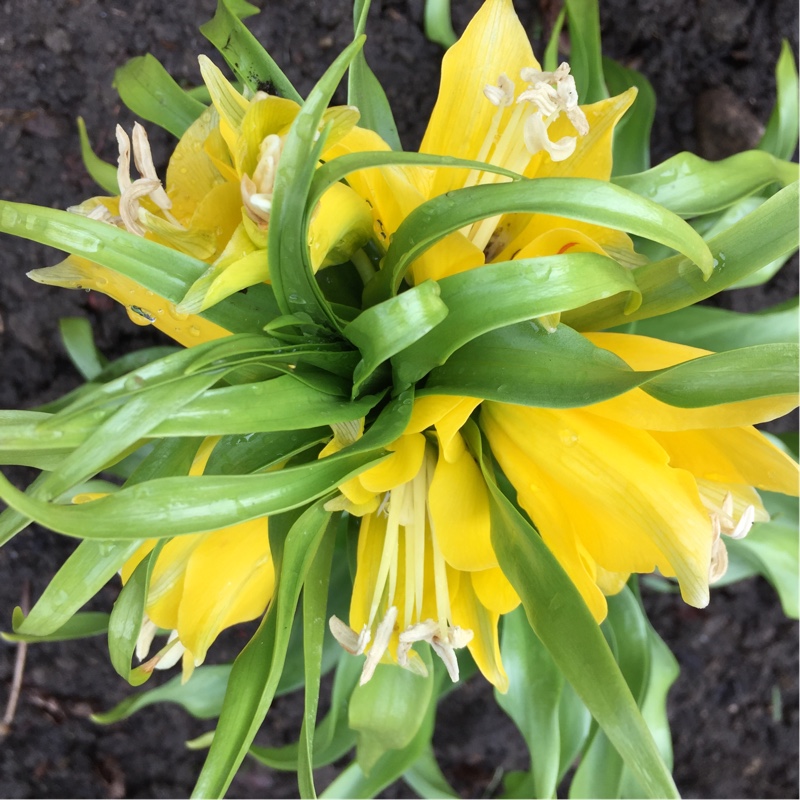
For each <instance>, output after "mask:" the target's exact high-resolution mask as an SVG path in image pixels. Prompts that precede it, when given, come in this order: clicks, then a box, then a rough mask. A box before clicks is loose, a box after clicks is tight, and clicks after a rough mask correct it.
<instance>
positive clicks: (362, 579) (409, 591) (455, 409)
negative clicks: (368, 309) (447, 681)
mask: <svg viewBox="0 0 800 800" xmlns="http://www.w3.org/2000/svg"><path fill="white" fill-rule="evenodd" d="M479 402H480V401H479V400H473V399H471V398H459V397H455V398H454V397H425V398H422V399H420V400H417V401H416V402H415V404H414V410H413V413H412V417H411V421H410V423H409V425H408V427H407V429H406V431H405V433H404V434H403V436H401V437H400V438H399V439H398V440H397V441H396V442H394V443H393V444H392V445H391V446H390V447H389V450H391V451H392V455H391V456H390V457H389V458H388V459H386V460H385V461H384V462H382V463H381V464H379V465H378V466H376V467H373V468H371V469H369V470H367V471H366V472H363V473H361V474H360V475H358V476H357V477H356V478H354V479H352V480H350V481H349V482H348V483H346V484H344V485H343V486H341V487H340V489H341V491H342V497H341V498H339V500H335V501H333V502H332V504H331V508H333V507H336V508H346V509H347V510H348V511H350V512H351V513H353V514H357V515H359V516H361V517H362V520H361V529H360V533H359V539H358V556H357V568H356V577H355V584H354V587H353V595H352V600H351V603H350V625H349V627H348V626H347V625H345V624H344V623H343V622H341V621H340V620H338V619H337V618H335V617H334V618H332V620H331V631H332V632H333V634H334V636H335V637H336V638H337V640H338V641H339V642H340V643H341V644H342V645H343V646H344V647H345V648H346V649H347V650H348V651H349V652H351V653H353V654H359V655H360V654H361V653H363V652H366V653H367V659H366V662H365V664H364V670H363V673H362V677H361V681H362V683H365V682H366V681H368V680H369V679H370V677H371V676H372V673H373V672H374V670H375V667H376V666H377V664H378V663H379V662H380V661H382V660H383V661H394V662H395V663H397V664H399V665H400V666H403V667H406V668H407V669H410V670H412V671H416V672H424V671H425V666H424V664H423V662H422V660H421V659H420V658H419V656H418V655H417V654H416V653H415V652H414V650H413V649H412V648H413V645H414V644H415V643H416V642H421V641H426V642H428V643H429V644H430V645H431V647H432V648H433V650H434V652H436V653H437V654H438V655H439V656H440V657H441V658H442V660H443V661H444V663H445V665H446V667H447V669H448V672H449V673H450V676H451V678H452V679H453V680H454V681H456V680H458V662H457V660H456V655H455V650H457V649H458V648H460V647H464V646H467V647H468V648H469V650H470V652H471V653H472V656H473V658H474V659H475V662H476V663H477V665H478V667H479V668H480V670H481V672H483V674H484V675H485V676H486V677H487V679H488V680H490V681H491V682H492V683H493V684H494V685H495V686H497V688H498V689H500V691H505V690H506V688H507V687H508V678H507V676H506V673H505V671H504V670H503V665H502V661H501V659H500V650H499V644H498V638H497V623H498V619H499V617H500V615H501V614H504V613H506V612H508V611H511V610H512V609H513V608H515V607H516V605H517V604H518V603H519V598H518V597H517V595H516V593H515V592H514V590H513V589H512V588H511V585H510V584H509V583H508V581H507V579H506V578H505V576H504V575H503V573H502V571H501V570H500V568H499V566H498V563H497V558H496V556H495V554H494V550H493V549H492V545H491V541H490V521H489V498H488V490H487V487H486V485H485V483H484V481H483V477H482V475H481V471H480V468H479V467H478V465H477V464H476V463H475V460H474V459H473V457H472V455H471V454H470V452H469V451H468V450H467V447H466V445H465V443H464V440H463V438H462V436H461V434H460V433H459V429H460V427H461V426H462V425H463V423H464V422H465V421H466V419H467V418H468V417H469V415H470V414H471V413H472V411H473V409H474V408H475V406H476V405H477V404H478V403H479ZM431 428H433V430H431ZM357 435H360V431H347V430H346V429H341V428H340V429H339V430H337V436H336V437H335V438H334V440H333V441H332V442H331V443H330V444H329V445H328V446H327V447H326V448H325V449H324V450H323V451H322V453H321V454H320V456H321V457H324V456H326V455H330V454H332V453H335V452H337V451H338V450H339V449H341V448H342V447H343V446H345V445H346V444H348V443H350V442H351V441H353V440H354V439H355V438H356V436H357Z"/></svg>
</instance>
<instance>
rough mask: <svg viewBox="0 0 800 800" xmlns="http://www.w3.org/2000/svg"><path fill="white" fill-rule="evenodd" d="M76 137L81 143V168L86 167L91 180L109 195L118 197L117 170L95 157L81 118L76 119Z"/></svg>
mask: <svg viewBox="0 0 800 800" xmlns="http://www.w3.org/2000/svg"><path fill="white" fill-rule="evenodd" d="M78 137H79V138H80V142H81V158H82V159H83V166H84V167H86V171H87V172H88V173H89V175H90V176H91V178H92V180H93V181H94V182H95V183H96V184H97V185H98V186H99V187H100V188H101V189H104V190H105V191H106V192H108V193H109V194H110V195H118V194H119V184H118V183H117V168H116V167H115V166H114V165H113V164H108V163H106V162H105V161H103V159H102V158H99V157H98V156H97V155H95V152H94V150H92V145H91V144H90V142H89V134H88V133H87V132H86V123H85V122H84V121H83V117H78Z"/></svg>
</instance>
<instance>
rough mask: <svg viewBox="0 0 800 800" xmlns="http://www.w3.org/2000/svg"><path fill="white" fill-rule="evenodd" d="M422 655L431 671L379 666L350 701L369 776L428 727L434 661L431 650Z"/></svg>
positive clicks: (360, 754)
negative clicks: (422, 673) (386, 757)
mask: <svg viewBox="0 0 800 800" xmlns="http://www.w3.org/2000/svg"><path fill="white" fill-rule="evenodd" d="M419 655H420V657H421V658H422V660H423V661H424V663H425V666H426V668H427V670H428V674H427V676H426V677H422V676H420V675H415V674H414V673H413V672H410V671H409V670H407V669H402V668H401V667H398V666H397V665H396V664H378V666H377V667H376V669H375V674H374V675H373V676H372V678H370V680H369V681H367V683H365V684H364V685H363V686H362V685H359V686H356V688H355V690H354V691H353V694H352V696H351V698H350V709H349V717H348V718H349V724H350V728H351V729H352V730H353V731H355V732H356V760H357V762H358V765H359V767H360V768H361V770H362V771H363V772H364V774H365V775H370V774H371V773H372V770H373V768H374V767H375V765H376V764H377V763H378V762H379V761H380V759H381V758H382V757H383V756H384V755H385V754H386V753H387V752H388V751H391V750H403V749H404V748H406V747H408V746H409V745H410V744H411V743H412V742H413V740H414V738H415V737H416V735H417V732H418V731H419V730H420V727H421V726H422V725H423V724H424V722H425V718H426V716H427V713H428V707H429V705H430V704H431V703H432V702H433V703H434V704H435V702H436V701H435V698H434V697H433V687H434V673H433V661H432V659H431V655H430V651H429V650H428V648H427V647H425V648H420V650H419Z"/></svg>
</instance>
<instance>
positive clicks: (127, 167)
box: [116, 125, 131, 194]
mask: <svg viewBox="0 0 800 800" xmlns="http://www.w3.org/2000/svg"><path fill="white" fill-rule="evenodd" d="M116 134H117V147H118V148H119V156H118V157H117V184H118V185H119V190H120V192H121V193H122V194H124V193H125V190H126V189H127V188H128V187H130V185H131V140H130V138H129V137H128V134H127V133H125V129H124V128H123V127H122V125H117V128H116Z"/></svg>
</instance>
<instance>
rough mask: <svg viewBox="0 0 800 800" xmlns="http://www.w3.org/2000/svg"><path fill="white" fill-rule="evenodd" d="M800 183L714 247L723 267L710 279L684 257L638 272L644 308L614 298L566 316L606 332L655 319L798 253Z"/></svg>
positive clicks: (581, 325)
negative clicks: (628, 309)
mask: <svg viewBox="0 0 800 800" xmlns="http://www.w3.org/2000/svg"><path fill="white" fill-rule="evenodd" d="M799 212H800V204H799V203H798V184H797V183H793V184H791V185H790V186H787V187H786V188H785V189H781V190H780V191H779V192H777V193H776V194H774V195H773V196H772V197H770V198H769V199H768V200H767V201H766V202H765V203H763V204H762V205H760V206H759V207H758V208H757V209H756V210H755V211H753V212H752V213H751V214H748V215H747V216H746V217H744V219H742V220H741V221H740V222H738V223H737V224H736V225H734V226H732V227H731V228H729V229H728V230H726V231H724V232H723V233H720V234H719V235H718V236H715V237H714V238H712V239H711V240H710V241H709V242H708V246H709V247H710V249H711V251H712V253H713V254H714V257H715V259H716V261H717V267H716V268H715V269H714V271H713V272H712V274H711V277H710V278H709V279H708V280H703V279H702V277H701V276H699V275H697V274H696V270H695V268H694V266H693V264H692V263H691V262H690V261H689V260H688V259H687V258H685V257H684V256H680V255H678V256H673V257H671V258H666V259H664V260H662V261H655V262H653V263H650V264H645V265H644V266H641V267H637V268H635V269H634V270H633V271H632V274H633V276H634V278H635V280H636V283H637V284H638V286H639V289H640V290H641V292H642V304H641V306H640V307H639V308H638V309H637V310H636V311H634V312H629V313H626V310H625V303H624V300H622V299H621V298H617V297H613V298H609V299H608V300H599V301H597V302H596V303H590V304H589V305H588V306H584V307H583V308H580V309H576V310H574V311H570V312H567V313H566V314H564V317H563V321H564V322H566V323H567V324H568V325H570V326H572V327H573V328H576V329H577V330H602V329H604V328H610V327H613V326H615V325H622V324H624V323H626V322H631V321H633V320H637V319H646V318H648V317H655V316H658V315H659V314H666V313H667V312H669V311H676V310H678V309H679V308H685V307H686V306H690V305H693V304H695V303H698V302H699V301H700V300H704V299H705V298H707V297H711V296H712V295H714V294H717V292H720V291H722V290H723V289H726V288H728V287H729V286H731V285H733V284H734V283H736V282H737V281H738V280H741V279H742V278H744V277H746V276H748V275H752V274H753V273H754V272H756V270H758V269H760V268H761V267H763V266H765V265H766V264H769V263H770V262H772V261H774V260H775V259H777V258H781V257H782V256H785V255H787V254H789V253H791V252H793V251H794V250H795V249H796V248H797V216H798V213H799Z"/></svg>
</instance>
